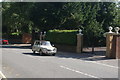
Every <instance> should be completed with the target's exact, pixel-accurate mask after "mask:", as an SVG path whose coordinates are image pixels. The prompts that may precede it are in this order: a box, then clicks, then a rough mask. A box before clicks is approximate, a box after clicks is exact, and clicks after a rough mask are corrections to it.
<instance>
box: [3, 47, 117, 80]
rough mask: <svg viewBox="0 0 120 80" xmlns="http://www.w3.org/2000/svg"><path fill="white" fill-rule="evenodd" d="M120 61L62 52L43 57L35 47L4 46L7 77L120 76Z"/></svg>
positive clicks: (4, 69) (4, 63)
mask: <svg viewBox="0 0 120 80" xmlns="http://www.w3.org/2000/svg"><path fill="white" fill-rule="evenodd" d="M118 68H119V67H118V60H115V59H105V58H104V59H101V60H97V59H93V60H91V59H90V55H88V56H87V55H81V54H77V53H65V52H58V53H57V54H56V56H39V55H37V54H33V53H32V51H31V49H26V48H21V47H16V46H10V45H8V46H7V47H3V48H2V72H3V74H4V75H5V76H6V77H7V78H98V79H100V78H118Z"/></svg>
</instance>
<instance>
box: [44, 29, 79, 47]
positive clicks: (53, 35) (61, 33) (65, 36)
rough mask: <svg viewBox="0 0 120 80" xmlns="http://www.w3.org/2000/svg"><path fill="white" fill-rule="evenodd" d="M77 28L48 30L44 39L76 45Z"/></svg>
mask: <svg viewBox="0 0 120 80" xmlns="http://www.w3.org/2000/svg"><path fill="white" fill-rule="evenodd" d="M76 34H77V30H49V31H48V32H47V34H46V40H49V41H51V42H52V43H57V44H66V45H76V39H77V38H76Z"/></svg>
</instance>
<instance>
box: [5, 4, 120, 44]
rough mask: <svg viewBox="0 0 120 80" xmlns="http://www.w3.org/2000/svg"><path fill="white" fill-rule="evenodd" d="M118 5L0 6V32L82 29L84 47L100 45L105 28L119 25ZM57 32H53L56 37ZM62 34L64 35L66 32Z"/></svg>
mask: <svg viewBox="0 0 120 80" xmlns="http://www.w3.org/2000/svg"><path fill="white" fill-rule="evenodd" d="M116 5H118V7H117V6H116ZM119 5H120V3H118V4H116V3H114V2H54V3H52V2H42V3H38V2H37V3H36V2H31V3H29V2H23V3H19V2H18V3H16V2H14V3H9V2H7V3H3V32H4V33H8V34H10V33H24V32H28V33H32V30H36V31H48V30H52V29H60V30H76V29H78V28H81V29H82V30H83V34H84V41H85V45H86V46H92V45H96V44H103V42H105V41H104V39H103V33H104V32H106V31H108V27H109V26H120V14H119V13H120V7H119ZM58 32H59V31H58ZM58 32H57V33H55V32H54V33H55V35H58ZM48 33H50V32H48ZM50 34H52V32H51V33H50ZM60 34H62V33H60ZM63 34H65V35H66V36H67V32H63ZM52 35H54V34H52ZM48 36H49V34H48ZM56 37H57V36H56ZM51 38H52V36H51ZM61 39H62V37H61ZM65 39H66V37H65ZM93 40H94V42H92V43H91V41H93ZM58 41H59V40H58ZM63 43H64V42H63ZM67 44H69V41H68V43H67ZM72 44H73V42H72Z"/></svg>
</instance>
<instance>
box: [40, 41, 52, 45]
mask: <svg viewBox="0 0 120 80" xmlns="http://www.w3.org/2000/svg"><path fill="white" fill-rule="evenodd" d="M42 45H45V46H51V44H50V42H49V41H44V42H42Z"/></svg>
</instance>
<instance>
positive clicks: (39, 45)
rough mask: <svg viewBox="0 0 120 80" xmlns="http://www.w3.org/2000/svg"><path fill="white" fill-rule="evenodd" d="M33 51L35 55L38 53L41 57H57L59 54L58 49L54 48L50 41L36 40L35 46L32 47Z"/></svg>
mask: <svg viewBox="0 0 120 80" xmlns="http://www.w3.org/2000/svg"><path fill="white" fill-rule="evenodd" d="M32 51H33V53H36V52H38V53H39V54H40V55H42V54H48V55H53V56H55V54H56V53H57V48H56V47H53V46H52V45H51V43H50V41H40V40H36V41H35V42H34V45H33V46H32Z"/></svg>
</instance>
